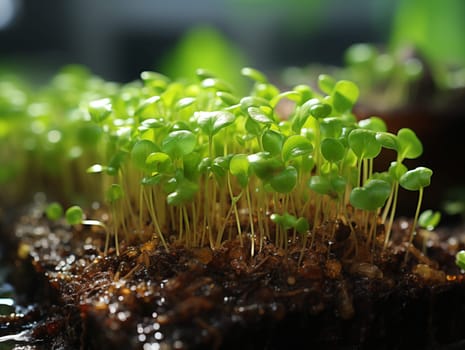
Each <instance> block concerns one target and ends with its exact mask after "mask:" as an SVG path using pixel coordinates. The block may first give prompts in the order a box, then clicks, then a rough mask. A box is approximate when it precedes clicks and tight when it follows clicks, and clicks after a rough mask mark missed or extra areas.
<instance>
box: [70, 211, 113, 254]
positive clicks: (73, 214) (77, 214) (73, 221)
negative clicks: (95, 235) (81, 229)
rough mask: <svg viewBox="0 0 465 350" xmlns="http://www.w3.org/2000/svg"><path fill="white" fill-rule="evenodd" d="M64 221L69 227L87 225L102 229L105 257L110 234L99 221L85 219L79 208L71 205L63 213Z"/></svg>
mask: <svg viewBox="0 0 465 350" xmlns="http://www.w3.org/2000/svg"><path fill="white" fill-rule="evenodd" d="M65 219H66V222H67V223H68V224H69V225H89V226H98V227H101V228H102V229H103V231H104V232H105V237H106V239H105V251H104V254H105V255H106V254H107V252H108V245H109V240H110V232H109V230H108V228H107V226H106V225H105V224H104V223H103V222H101V221H99V220H90V219H86V217H85V214H84V211H83V210H82V208H81V207H80V206H77V205H73V206H71V207H69V208H68V209H66V212H65ZM116 254H117V255H119V249H118V244H117V245H116Z"/></svg>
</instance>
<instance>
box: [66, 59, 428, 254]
mask: <svg viewBox="0 0 465 350" xmlns="http://www.w3.org/2000/svg"><path fill="white" fill-rule="evenodd" d="M242 75H244V76H245V77H247V78H249V79H250V81H251V82H252V88H251V93H250V95H248V96H238V95H237V93H236V92H235V90H234V87H233V86H230V85H229V84H228V83H227V82H225V81H223V80H221V79H218V78H217V77H215V76H214V75H213V74H211V73H209V72H207V71H204V70H199V71H198V72H197V76H198V82H187V83H186V82H179V81H171V80H170V79H169V78H168V77H166V76H163V75H161V74H158V73H155V72H143V73H142V74H141V78H142V79H141V81H140V82H134V83H131V84H128V85H125V86H122V87H120V89H119V90H118V92H117V93H114V94H112V95H110V96H108V97H105V98H100V99H97V100H94V101H91V102H89V103H88V104H87V111H88V118H87V119H88V123H89V127H92V128H96V129H98V130H99V132H98V134H99V140H98V142H96V145H95V147H96V148H97V149H98V152H97V153H96V155H97V156H98V157H97V158H96V159H95V162H94V163H93V164H92V165H90V166H89V167H88V168H87V170H86V172H87V173H88V174H87V176H94V177H98V178H99V179H100V181H101V185H100V188H101V189H102V193H101V194H100V196H101V197H100V199H101V200H102V201H104V202H105V203H106V204H107V206H108V211H109V213H110V214H111V215H110V220H109V221H108V222H107V223H106V224H103V223H101V222H99V221H98V223H100V224H101V225H100V226H102V227H103V228H104V229H105V232H106V234H107V244H106V247H105V251H106V250H107V249H108V241H109V239H108V238H109V236H110V235H112V236H114V242H115V248H116V252H117V253H119V241H120V240H121V239H125V240H130V239H131V236H132V235H137V234H138V233H147V232H150V233H152V234H153V236H155V237H156V238H157V239H158V240H159V242H160V244H161V245H162V246H163V247H164V248H165V249H166V250H169V249H170V241H171V237H172V236H175V237H176V240H177V241H178V242H179V241H180V242H182V243H183V244H184V245H185V246H186V247H188V248H189V247H202V246H209V247H210V248H212V249H217V248H219V247H220V246H221V245H222V243H223V242H224V241H225V240H228V239H238V240H239V241H240V243H241V244H244V241H245V240H247V241H249V242H250V254H251V255H254V254H256V252H258V251H260V250H261V249H262V248H263V245H264V243H265V242H267V241H271V242H273V243H274V244H275V245H276V246H277V247H279V248H283V249H286V247H287V246H288V244H289V243H295V242H300V243H299V244H301V245H302V246H303V247H311V245H312V242H313V239H314V235H315V232H316V231H317V230H318V228H319V227H321V226H322V225H325V226H326V227H328V228H329V229H328V232H327V237H324V239H327V240H328V241H331V240H332V239H334V237H333V236H334V233H335V231H336V229H337V227H338V226H340V225H344V226H346V227H348V228H349V229H350V237H351V240H352V242H353V251H354V252H355V253H356V251H357V247H358V246H359V245H360V244H362V245H369V246H374V245H375V244H376V243H377V242H378V241H379V240H380V238H379V237H378V236H377V235H378V230H377V226H378V225H380V224H381V225H385V227H386V229H385V232H384V235H383V241H382V242H378V243H379V245H380V246H384V247H386V246H387V245H388V243H389V237H390V231H391V228H392V223H393V220H394V218H395V211H396V205H397V201H398V193H399V190H400V188H403V189H405V190H409V191H418V205H417V208H416V210H415V214H414V224H413V226H412V230H411V233H410V237H409V240H410V242H411V241H412V239H413V235H414V229H415V226H416V224H417V220H418V217H419V214H420V206H421V201H422V196H423V189H424V188H425V187H427V186H428V185H429V184H430V178H431V175H432V171H431V170H430V169H428V168H425V167H418V168H415V169H410V170H409V169H407V167H406V165H404V160H406V159H412V158H417V157H419V156H420V155H421V153H422V151H423V149H422V144H421V142H420V140H419V139H418V138H417V137H416V135H415V133H414V132H413V131H412V130H410V129H407V128H405V129H400V130H399V131H398V132H397V133H396V134H394V133H391V132H388V131H387V130H386V125H385V123H384V122H383V121H382V120H381V119H380V118H377V117H371V118H368V119H364V120H360V121H359V120H357V119H356V117H355V116H354V115H353V114H352V112H351V110H352V107H353V106H354V104H355V103H356V101H357V98H358V96H359V90H358V88H357V86H356V85H355V84H354V83H352V82H350V81H346V80H341V81H335V80H334V79H333V78H332V77H330V76H327V75H321V76H320V77H319V80H318V91H317V90H316V89H313V88H311V87H310V86H308V85H298V86H295V87H294V88H293V89H292V90H289V91H284V92H282V91H280V90H279V89H278V88H277V87H276V86H275V85H273V84H272V83H270V82H269V81H268V80H267V78H266V77H265V76H264V75H263V74H262V73H260V72H259V71H257V70H255V69H252V68H244V69H243V70H242ZM383 148H384V149H389V150H390V151H389V152H392V155H393V162H392V163H391V165H390V167H389V168H388V169H386V170H385V171H382V172H375V171H374V159H375V158H376V157H377V156H378V155H379V154H380V152H381V151H382V149H383ZM67 215H68V217H74V218H75V217H76V215H77V217H78V218H83V215H82V211H81V210H80V208H78V207H72V208H70V209H69V210H68V212H67ZM70 222H73V223H76V222H79V220H77V221H76V220H75V219H71V221H70ZM92 222H93V223H95V222H94V221H92ZM92 222H91V223H92ZM84 223H85V222H84Z"/></svg>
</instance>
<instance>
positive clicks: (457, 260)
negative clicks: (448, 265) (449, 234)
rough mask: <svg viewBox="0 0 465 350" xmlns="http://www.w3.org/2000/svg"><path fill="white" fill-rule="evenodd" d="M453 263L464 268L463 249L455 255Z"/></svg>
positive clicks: (464, 252) (464, 257) (464, 256)
mask: <svg viewBox="0 0 465 350" xmlns="http://www.w3.org/2000/svg"><path fill="white" fill-rule="evenodd" d="M455 264H456V265H457V266H458V267H460V268H461V269H462V270H465V250H461V251H459V252H458V253H457V254H456V255H455Z"/></svg>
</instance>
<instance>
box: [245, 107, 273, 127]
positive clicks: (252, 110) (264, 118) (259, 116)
mask: <svg viewBox="0 0 465 350" xmlns="http://www.w3.org/2000/svg"><path fill="white" fill-rule="evenodd" d="M247 113H248V114H249V116H250V118H252V119H253V120H254V121H256V122H257V123H261V124H272V123H274V120H273V119H272V118H271V117H270V116H268V115H267V114H266V113H265V112H264V111H263V110H262V109H261V108H259V107H254V106H251V107H249V108H247Z"/></svg>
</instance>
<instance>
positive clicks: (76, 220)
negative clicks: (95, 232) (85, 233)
mask: <svg viewBox="0 0 465 350" xmlns="http://www.w3.org/2000/svg"><path fill="white" fill-rule="evenodd" d="M65 217H66V221H67V222H68V224H70V225H77V224H80V223H82V221H83V220H84V212H83V211H82V209H81V207H79V206H77V205H73V206H71V207H69V208H68V209H67V210H66V213H65Z"/></svg>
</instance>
